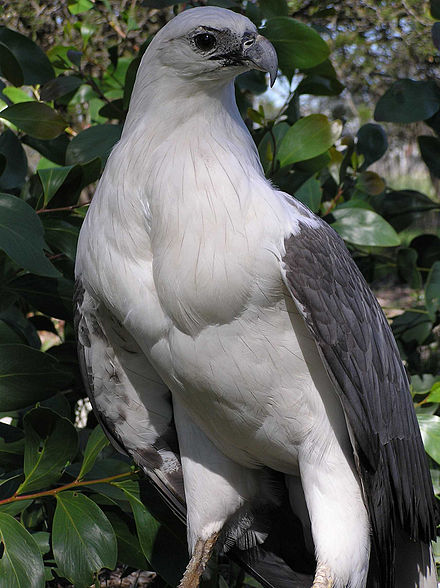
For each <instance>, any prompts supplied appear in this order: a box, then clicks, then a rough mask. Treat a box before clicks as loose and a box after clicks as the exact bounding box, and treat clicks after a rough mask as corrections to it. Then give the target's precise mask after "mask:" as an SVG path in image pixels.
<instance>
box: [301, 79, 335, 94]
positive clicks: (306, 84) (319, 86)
mask: <svg viewBox="0 0 440 588" xmlns="http://www.w3.org/2000/svg"><path fill="white" fill-rule="evenodd" d="M343 89H344V86H343V84H341V82H340V81H339V80H337V79H335V78H327V77H324V76H320V75H308V76H306V77H305V78H304V79H303V80H301V82H300V83H299V84H298V86H297V88H296V92H297V94H311V95H313V96H338V95H339V94H340V93H341V92H342V90H343Z"/></svg>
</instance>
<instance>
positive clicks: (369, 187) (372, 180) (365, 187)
mask: <svg viewBox="0 0 440 588" xmlns="http://www.w3.org/2000/svg"><path fill="white" fill-rule="evenodd" d="M355 187H356V189H357V190H359V191H360V192H363V193H365V194H368V195H370V196H375V195H376V196H377V195H378V194H382V192H384V191H385V188H386V185H385V182H384V181H383V179H382V178H381V177H380V176H379V174H377V173H376V172H372V171H363V172H361V173H360V174H359V176H358V178H357V181H356V184H355Z"/></svg>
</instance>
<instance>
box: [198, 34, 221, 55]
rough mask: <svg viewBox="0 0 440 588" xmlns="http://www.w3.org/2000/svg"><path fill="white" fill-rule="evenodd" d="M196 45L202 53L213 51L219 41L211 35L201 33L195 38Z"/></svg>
mask: <svg viewBox="0 0 440 588" xmlns="http://www.w3.org/2000/svg"><path fill="white" fill-rule="evenodd" d="M194 43H195V44H196V47H197V49H200V51H211V49H214V47H215V45H216V43H217V41H216V38H215V37H214V35H212V34H211V33H200V34H199V35H196V36H195V37H194Z"/></svg>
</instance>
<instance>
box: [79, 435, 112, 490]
mask: <svg viewBox="0 0 440 588" xmlns="http://www.w3.org/2000/svg"><path fill="white" fill-rule="evenodd" d="M108 444H109V441H108V439H107V437H106V435H105V433H104V431H103V430H102V428H101V426H100V425H97V426H96V427H95V428H94V429H93V431H92V433H91V435H90V437H89V439H88V441H87V445H86V449H85V451H84V459H83V462H82V465H81V470H80V472H79V474H78V479H79V480H81V479H82V478H83V477H84V476H85V475H86V474H87V472H89V471H90V470H91V469H92V467H93V466H94V465H95V461H96V458H97V457H98V455H99V454H100V453H101V451H102V450H103V449H104V447H107V445H108Z"/></svg>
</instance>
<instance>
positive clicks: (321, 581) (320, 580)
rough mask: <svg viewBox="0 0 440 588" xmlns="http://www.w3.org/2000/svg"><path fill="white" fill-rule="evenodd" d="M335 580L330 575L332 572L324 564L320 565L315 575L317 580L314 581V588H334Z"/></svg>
mask: <svg viewBox="0 0 440 588" xmlns="http://www.w3.org/2000/svg"><path fill="white" fill-rule="evenodd" d="M332 586H333V579H332V577H331V575H330V570H329V568H328V567H327V566H325V565H323V564H320V563H319V564H318V566H317V568H316V573H315V579H314V580H313V586H312V588H332Z"/></svg>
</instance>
